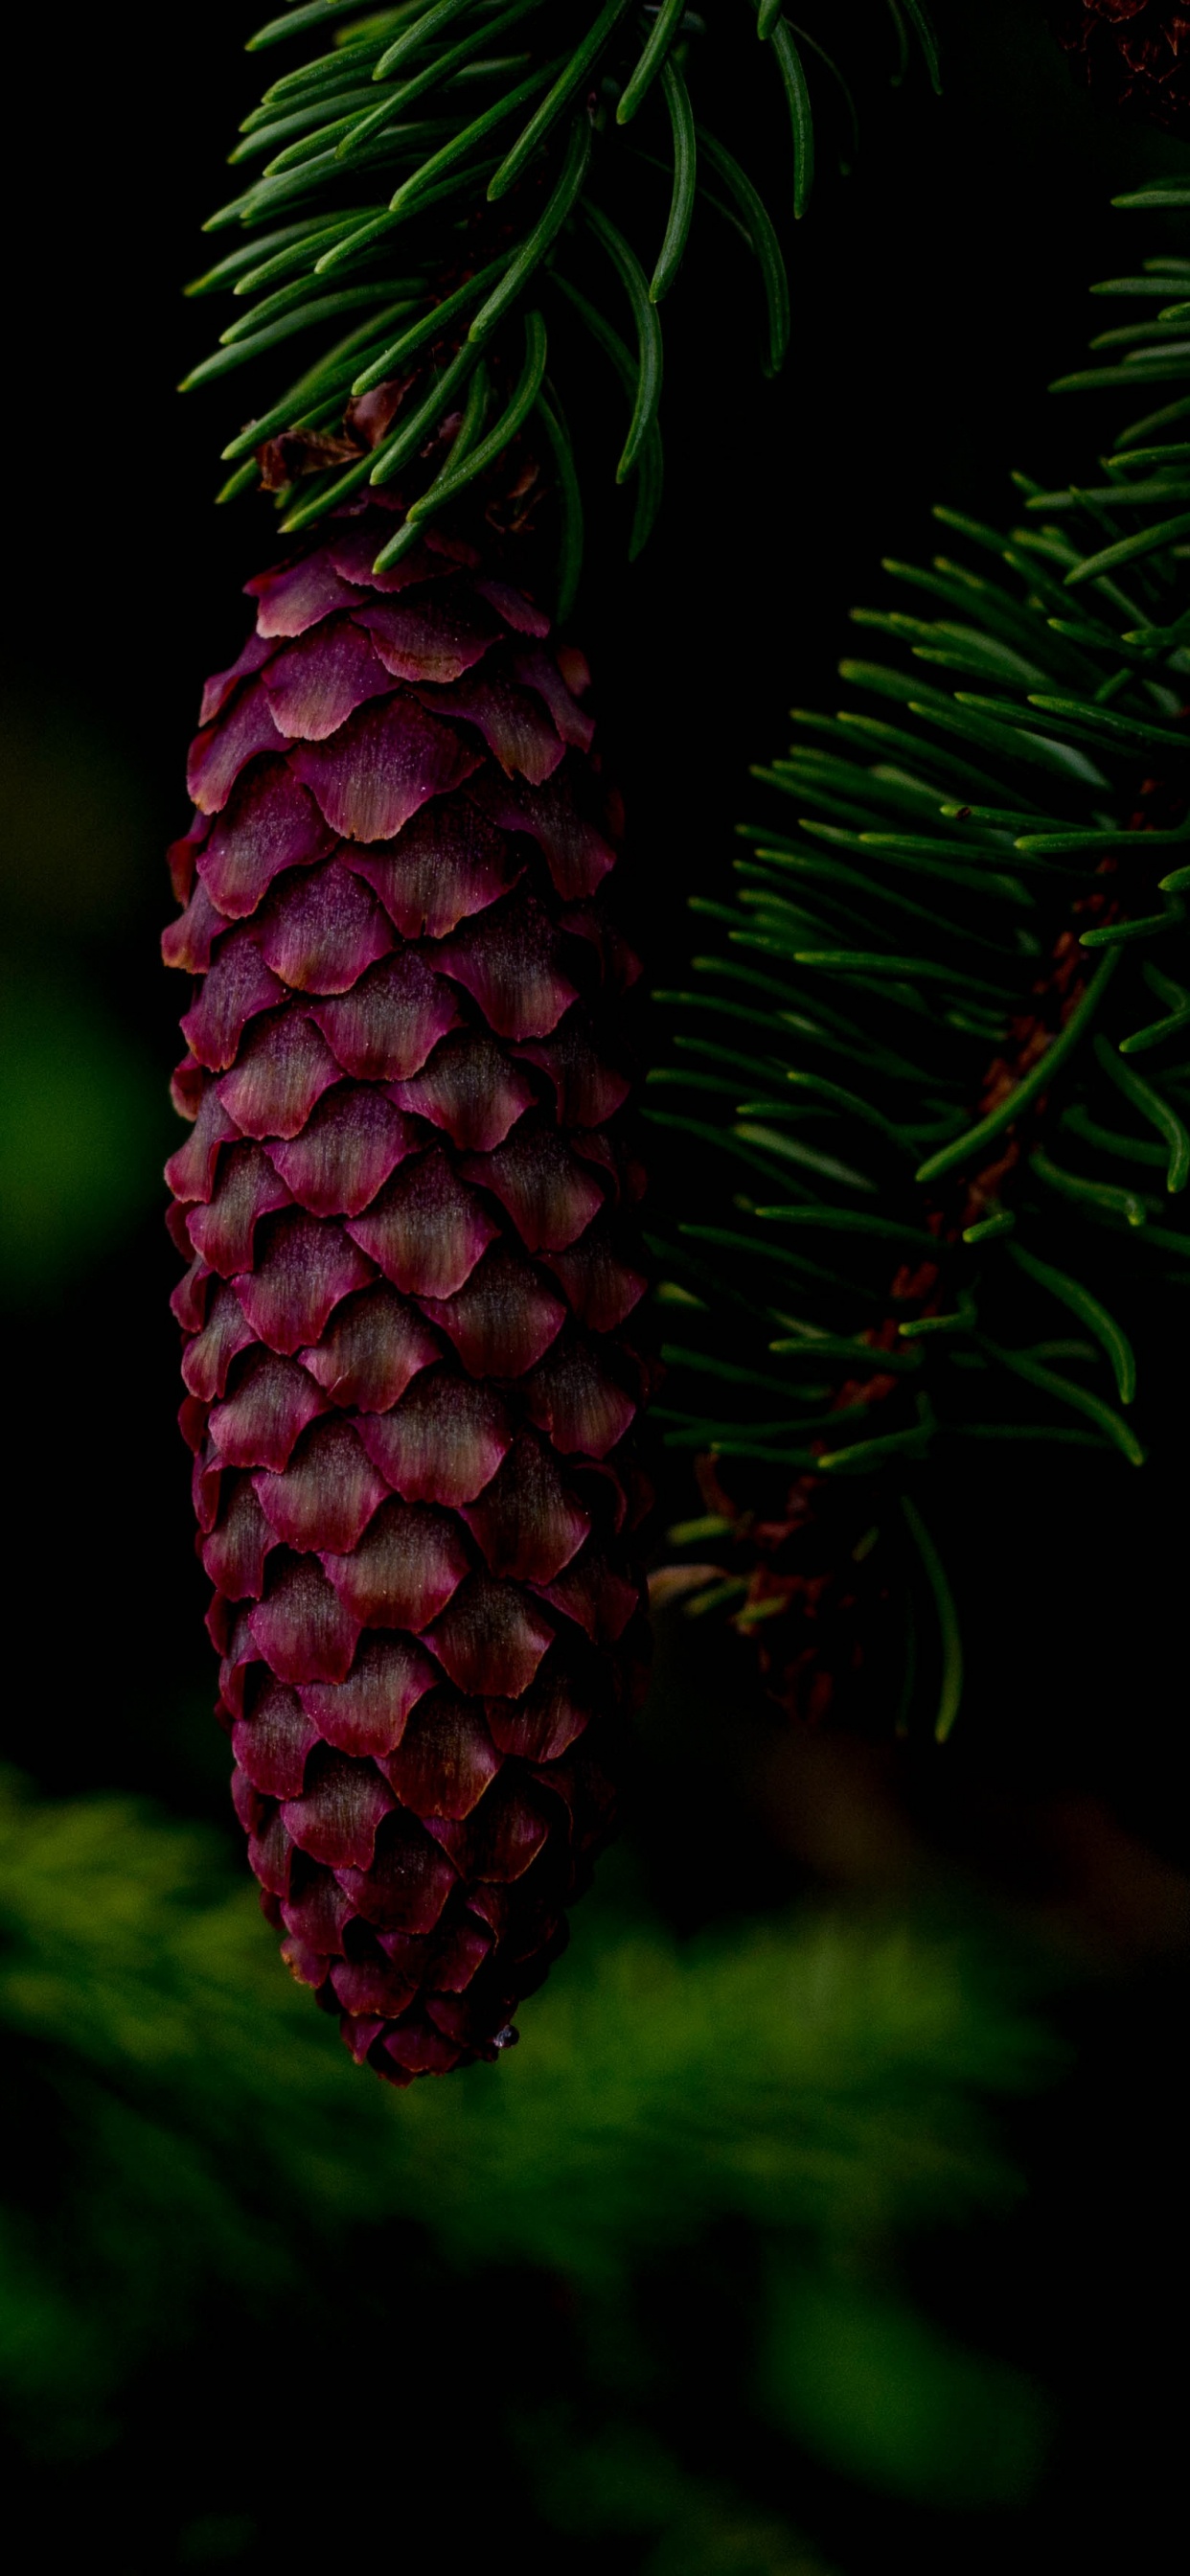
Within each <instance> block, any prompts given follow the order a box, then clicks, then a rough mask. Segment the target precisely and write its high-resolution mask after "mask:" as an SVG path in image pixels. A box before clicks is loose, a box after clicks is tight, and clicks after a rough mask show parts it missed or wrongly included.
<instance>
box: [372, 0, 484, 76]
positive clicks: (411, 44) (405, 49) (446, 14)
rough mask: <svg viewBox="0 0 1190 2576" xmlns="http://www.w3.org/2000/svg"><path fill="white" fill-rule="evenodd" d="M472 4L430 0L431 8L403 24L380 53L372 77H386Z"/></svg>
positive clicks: (470, 2)
mask: <svg viewBox="0 0 1190 2576" xmlns="http://www.w3.org/2000/svg"><path fill="white" fill-rule="evenodd" d="M472 5H473V0H434V6H433V8H431V9H424V10H422V11H421V13H420V14H419V16H418V17H416V18H415V19H414V21H413V24H412V26H406V27H403V28H402V30H401V33H400V35H399V36H397V37H396V38H395V39H394V41H393V43H392V44H391V45H389V46H388V48H387V50H386V51H385V52H384V53H382V55H381V57H380V60H379V62H378V63H377V65H376V72H375V77H376V79H377V80H387V79H388V78H389V76H390V74H391V73H393V72H395V71H396V69H397V66H398V64H399V63H403V62H405V61H407V60H408V57H409V55H410V54H414V53H420V52H421V49H422V47H423V45H428V44H429V43H430V42H431V41H432V39H433V38H434V37H435V36H441V35H443V34H444V33H445V31H446V29H447V28H448V27H450V26H453V24H454V22H455V19H456V18H461V17H463V16H464V15H465V13H466V11H467V10H468V9H470V8H471V7H472Z"/></svg>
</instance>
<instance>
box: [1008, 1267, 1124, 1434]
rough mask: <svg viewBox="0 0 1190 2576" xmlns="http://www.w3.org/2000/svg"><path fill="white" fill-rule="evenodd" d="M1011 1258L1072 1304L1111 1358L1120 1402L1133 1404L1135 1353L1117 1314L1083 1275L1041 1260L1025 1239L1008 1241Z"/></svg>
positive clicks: (1061, 1301)
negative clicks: (1103, 1303)
mask: <svg viewBox="0 0 1190 2576" xmlns="http://www.w3.org/2000/svg"><path fill="white" fill-rule="evenodd" d="M1008 1258H1009V1260H1010V1261H1014V1262H1015V1263H1016V1265H1017V1268H1018V1269H1019V1270H1023V1271H1024V1272H1025V1273H1026V1275H1027V1277H1028V1278H1030V1279H1035V1280H1036V1282H1037V1285H1038V1287H1040V1288H1047V1289H1048V1290H1049V1293H1050V1295H1051V1297H1056V1298H1057V1299H1058V1300H1059V1302H1060V1304H1062V1305H1063V1306H1067V1307H1069V1309H1070V1312H1071V1314H1072V1315H1077V1316H1078V1319H1079V1322H1080V1323H1082V1324H1085V1325H1086V1327H1087V1330H1088V1332H1091V1333H1094V1335H1095V1339H1096V1341H1097V1342H1099V1343H1101V1344H1102V1347H1103V1349H1104V1350H1105V1351H1106V1353H1107V1356H1108V1358H1109V1360H1110V1361H1111V1365H1112V1369H1113V1371H1114V1374H1115V1381H1116V1389H1117V1392H1118V1394H1119V1398H1120V1402H1121V1404H1131V1402H1132V1399H1133V1396H1134V1395H1135V1393H1136V1355H1135V1353H1134V1351H1133V1348H1132V1344H1131V1342H1130V1341H1129V1339H1128V1336H1127V1334H1126V1333H1125V1332H1123V1331H1122V1330H1121V1327H1120V1326H1119V1324H1117V1322H1116V1319H1115V1316H1114V1315H1109V1313H1108V1311H1107V1308H1106V1306H1101V1305H1100V1302H1099V1299H1098V1298H1097V1297H1093V1296H1092V1294H1091V1291H1090V1289H1089V1288H1084V1286H1083V1284H1082V1281H1081V1279H1071V1278H1070V1277H1069V1275H1068V1273H1067V1272H1066V1271H1065V1270H1056V1269H1055V1268H1054V1265H1053V1263H1052V1262H1049V1261H1039V1260H1038V1258H1037V1255H1036V1253H1035V1252H1027V1251H1026V1249H1025V1246H1024V1245H1023V1244H1022V1243H1010V1244H1009V1245H1008Z"/></svg>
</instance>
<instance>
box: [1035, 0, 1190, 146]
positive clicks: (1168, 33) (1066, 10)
mask: <svg viewBox="0 0 1190 2576" xmlns="http://www.w3.org/2000/svg"><path fill="white" fill-rule="evenodd" d="M1051 24H1052V26H1053V29H1054V33H1055V35H1056V36H1057V39H1058V42H1059V44H1060V45H1061V46H1062V47H1063V48H1064V50H1065V51H1066V52H1067V53H1068V54H1070V55H1071V56H1072V57H1073V58H1074V60H1075V62H1076V63H1077V66H1078V69H1079V71H1080V72H1081V75H1082V78H1083V79H1084V80H1085V82H1086V83H1087V86H1088V88H1089V89H1092V90H1094V92H1095V94H1096V96H1097V97H1099V98H1102V99H1103V100H1104V101H1105V103H1110V104H1111V105H1112V106H1115V107H1124V108H1130V109H1132V110H1133V111H1134V112H1135V113H1137V114H1138V115H1141V116H1145V117H1147V118H1148V120H1149V122H1150V124H1153V125H1162V126H1164V127H1165V128H1166V130H1167V132H1168V133H1170V134H1190V10H1188V9H1186V8H1184V7H1178V6H1177V5H1176V0H1174V4H1173V5H1171V0H1064V5H1063V6H1062V7H1060V8H1057V9H1055V10H1054V11H1053V12H1052V13H1051Z"/></svg>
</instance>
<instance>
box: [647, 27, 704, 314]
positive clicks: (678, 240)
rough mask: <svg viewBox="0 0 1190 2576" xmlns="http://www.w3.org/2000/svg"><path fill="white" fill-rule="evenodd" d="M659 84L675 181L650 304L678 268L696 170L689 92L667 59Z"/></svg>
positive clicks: (657, 301) (667, 286)
mask: <svg viewBox="0 0 1190 2576" xmlns="http://www.w3.org/2000/svg"><path fill="white" fill-rule="evenodd" d="M661 87H662V90H663V92H664V95H665V104H666V107H667V108H668V110H669V121H670V128H671V132H672V135H673V162H674V183H673V196H672V198H671V200H670V209H669V220H668V222H667V224H666V227H665V238H664V240H663V242H662V244H661V248H660V251H659V252H658V254H657V265H656V267H655V268H654V270H653V275H652V278H651V279H650V282H649V302H650V303H651V304H660V302H661V298H662V296H663V295H668V293H669V290H670V287H671V286H672V285H673V282H674V279H675V277H676V276H677V273H678V270H679V268H680V267H681V264H682V257H683V254H684V252H685V248H686V243H687V239H688V237H689V233H690V225H691V221H692V219H693V215H694V200H695V195H696V192H697V171H698V146H697V144H696V142H695V136H694V110H693V108H692V107H691V105H690V93H689V91H688V89H687V87H686V84H685V81H684V80H683V78H682V75H681V73H680V71H679V70H678V67H677V64H676V63H669V62H667V63H666V64H665V65H664V66H663V68H662V73H661Z"/></svg>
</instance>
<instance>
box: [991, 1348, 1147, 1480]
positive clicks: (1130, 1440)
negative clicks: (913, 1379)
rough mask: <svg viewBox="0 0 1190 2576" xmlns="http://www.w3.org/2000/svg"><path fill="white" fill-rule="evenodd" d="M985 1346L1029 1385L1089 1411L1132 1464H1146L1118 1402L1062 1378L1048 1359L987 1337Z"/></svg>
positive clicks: (1075, 1410)
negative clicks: (1046, 1362)
mask: <svg viewBox="0 0 1190 2576" xmlns="http://www.w3.org/2000/svg"><path fill="white" fill-rule="evenodd" d="M983 1346H984V1348H985V1350H986V1351H987V1352H988V1353H989V1355H990V1357H992V1358H993V1359H997V1360H999V1361H1000V1362H1001V1364H1002V1366H1003V1367H1004V1368H1007V1369H1011V1370H1012V1373H1013V1375H1014V1377H1020V1378H1024V1379H1025V1381H1026V1383H1027V1384H1028V1385H1029V1386H1036V1387H1039V1388H1040V1389H1041V1391H1042V1393H1043V1394H1045V1395H1052V1396H1055V1397H1056V1398H1057V1401H1058V1403H1059V1404H1068V1405H1069V1406H1070V1407H1071V1409H1072V1411H1074V1412H1075V1413H1084V1414H1086V1416H1087V1419H1088V1420H1089V1421H1091V1422H1094V1423H1096V1424H1097V1425H1098V1427H1099V1429H1100V1430H1101V1431H1105V1432H1106V1433H1107V1436H1108V1439H1109V1440H1113V1441H1114V1442H1115V1445H1116V1447H1117V1449H1120V1450H1122V1452H1123V1454H1124V1456H1125V1458H1127V1459H1128V1461H1129V1464H1130V1465H1131V1466H1133V1467H1143V1465H1144V1463H1145V1453H1144V1450H1143V1449H1142V1448H1141V1445H1140V1442H1139V1440H1138V1439H1137V1437H1136V1433H1135V1432H1134V1431H1133V1429H1132V1427H1131V1424H1130V1423H1127V1422H1125V1421H1124V1419H1123V1416H1122V1415H1121V1414H1119V1413H1117V1412H1116V1409H1115V1406H1114V1405H1111V1404H1106V1403H1105V1402H1104V1399H1103V1397H1102V1396H1101V1395H1095V1394H1093V1393H1092V1391H1091V1389H1090V1387H1086V1386H1076V1385H1075V1384H1074V1381H1073V1379H1071V1378H1068V1377H1061V1376H1060V1375H1059V1373H1058V1371H1057V1369H1051V1368H1047V1367H1046V1366H1045V1364H1044V1361H1042V1360H1035V1359H1032V1358H1030V1356H1029V1354H1028V1352H1027V1351H1011V1350H1006V1349H1005V1348H1004V1347H1003V1345H1001V1344H999V1343H996V1342H989V1341H987V1340H986V1339H984V1344H983Z"/></svg>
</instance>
